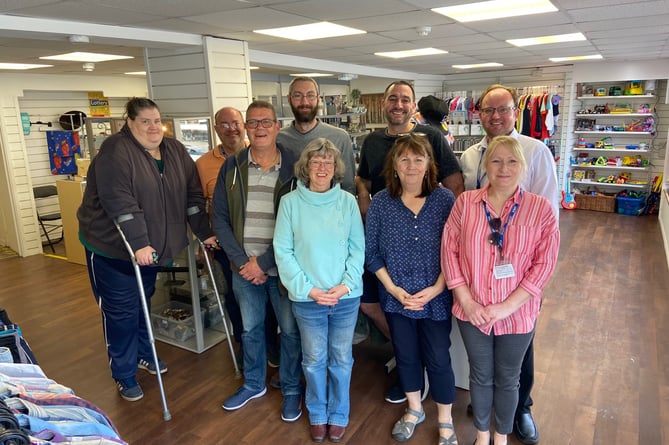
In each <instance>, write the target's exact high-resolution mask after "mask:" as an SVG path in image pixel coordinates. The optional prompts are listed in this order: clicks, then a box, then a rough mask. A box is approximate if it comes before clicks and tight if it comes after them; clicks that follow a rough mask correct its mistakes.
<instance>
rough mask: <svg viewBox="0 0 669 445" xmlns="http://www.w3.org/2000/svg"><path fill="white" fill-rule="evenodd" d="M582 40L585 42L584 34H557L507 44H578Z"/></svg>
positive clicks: (514, 40)
mask: <svg viewBox="0 0 669 445" xmlns="http://www.w3.org/2000/svg"><path fill="white" fill-rule="evenodd" d="M580 40H585V36H584V35H583V33H581V32H574V33H571V34H556V35H554V36H543V37H530V38H527V39H510V40H507V41H506V43H510V44H512V45H514V46H532V45H545V44H547V43H564V42H578V41H580Z"/></svg>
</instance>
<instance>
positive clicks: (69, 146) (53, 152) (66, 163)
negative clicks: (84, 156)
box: [46, 131, 81, 175]
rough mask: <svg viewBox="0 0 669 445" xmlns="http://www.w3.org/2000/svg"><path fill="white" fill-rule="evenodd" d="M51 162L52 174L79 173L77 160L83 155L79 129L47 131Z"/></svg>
mask: <svg viewBox="0 0 669 445" xmlns="http://www.w3.org/2000/svg"><path fill="white" fill-rule="evenodd" d="M46 141H47V146H48V147H49V163H50V164H51V174H52V175H73V174H76V173H77V163H76V160H77V159H78V158H80V157H81V144H80V142H79V132H78V131H47V132H46Z"/></svg>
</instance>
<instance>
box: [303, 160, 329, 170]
mask: <svg viewBox="0 0 669 445" xmlns="http://www.w3.org/2000/svg"><path fill="white" fill-rule="evenodd" d="M309 165H311V166H312V167H313V168H321V167H325V168H327V169H331V168H334V165H335V162H334V161H322V160H320V159H311V160H310V161H309Z"/></svg>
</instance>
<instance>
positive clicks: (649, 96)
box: [576, 94, 657, 101]
mask: <svg viewBox="0 0 669 445" xmlns="http://www.w3.org/2000/svg"><path fill="white" fill-rule="evenodd" d="M656 98H657V96H655V95H654V94H628V95H623V96H578V97H577V98H576V99H578V100H617V101H623V100H625V99H629V100H634V99H656Z"/></svg>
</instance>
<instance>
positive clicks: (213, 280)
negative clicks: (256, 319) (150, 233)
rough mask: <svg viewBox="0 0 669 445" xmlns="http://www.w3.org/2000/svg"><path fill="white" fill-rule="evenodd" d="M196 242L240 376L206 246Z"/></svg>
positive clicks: (237, 374)
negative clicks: (198, 245)
mask: <svg viewBox="0 0 669 445" xmlns="http://www.w3.org/2000/svg"><path fill="white" fill-rule="evenodd" d="M197 242H198V243H199V244H200V249H202V256H203V257H204V262H205V263H206V264H207V271H208V272H209V276H210V277H211V285H212V286H213V288H214V295H216V303H218V310H219V311H221V319H222V320H223V327H224V328H225V337H226V338H227V339H228V347H229V348H230V356H231V357H232V363H233V364H234V365H235V377H236V378H241V377H242V373H241V372H240V371H239V365H238V364H237V357H235V350H234V348H233V347H232V338H231V336H230V330H229V329H228V320H227V317H226V316H225V310H224V309H223V304H222V303H221V295H220V294H219V293H218V286H217V285H216V280H215V279H214V270H213V268H212V267H211V261H210V260H209V255H208V252H207V250H209V249H207V246H205V245H204V243H203V242H202V241H200V240H199V239H198V240H197ZM228 286H232V283H228Z"/></svg>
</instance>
